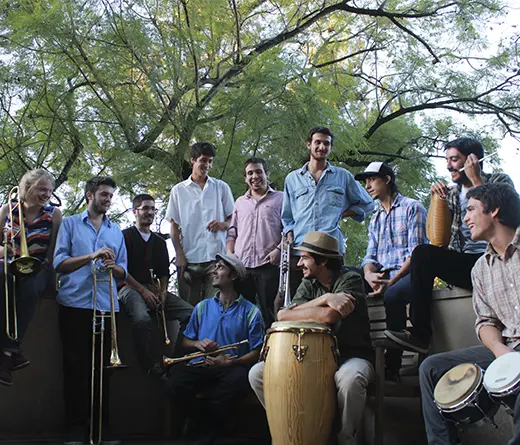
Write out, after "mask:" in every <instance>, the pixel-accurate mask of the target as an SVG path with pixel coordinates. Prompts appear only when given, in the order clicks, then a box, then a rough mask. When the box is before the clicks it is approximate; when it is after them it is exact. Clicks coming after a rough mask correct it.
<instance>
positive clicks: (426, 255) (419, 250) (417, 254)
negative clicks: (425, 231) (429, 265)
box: [412, 244, 440, 264]
mask: <svg viewBox="0 0 520 445" xmlns="http://www.w3.org/2000/svg"><path fill="white" fill-rule="evenodd" d="M438 249H440V247H437V246H432V245H431V244H420V245H418V246H417V247H416V248H415V249H414V250H413V252H412V261H413V262H414V263H417V262H419V263H421V264H424V263H425V262H428V261H430V258H431V255H432V253H433V252H435V251H436V250H438Z"/></svg>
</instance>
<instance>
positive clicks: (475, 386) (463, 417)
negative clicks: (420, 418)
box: [433, 363, 499, 427]
mask: <svg viewBox="0 0 520 445" xmlns="http://www.w3.org/2000/svg"><path fill="white" fill-rule="evenodd" d="M483 380H484V371H483V370H482V368H481V367H480V366H478V365H476V364H474V363H461V364H460V365H457V366H455V367H454V368H451V369H450V370H449V371H448V372H447V373H446V374H444V375H443V376H442V377H441V378H440V380H439V381H438V382H437V385H436V386H435V390H434V392H433V397H434V402H435V405H437V408H438V409H439V411H440V412H441V414H442V415H443V416H444V417H445V418H446V419H448V420H450V421H452V422H453V423H455V424H457V425H458V426H459V427H468V426H480V425H482V424H484V423H486V422H491V423H493V424H494V422H493V417H494V415H495V414H496V412H497V410H498V407H499V404H498V403H496V402H495V401H493V400H492V399H491V398H490V397H489V396H488V394H487V393H486V391H485V390H484V386H483Z"/></svg>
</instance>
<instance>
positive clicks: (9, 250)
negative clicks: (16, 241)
mask: <svg viewBox="0 0 520 445" xmlns="http://www.w3.org/2000/svg"><path fill="white" fill-rule="evenodd" d="M5 248H6V249H7V257H8V258H11V257H13V256H14V254H15V252H14V249H13V246H12V244H10V243H9V244H7V245H6V246H5Z"/></svg>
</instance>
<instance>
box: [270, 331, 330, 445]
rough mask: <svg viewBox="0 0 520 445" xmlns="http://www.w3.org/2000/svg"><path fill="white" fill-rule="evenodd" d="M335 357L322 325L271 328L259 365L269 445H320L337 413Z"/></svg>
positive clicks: (327, 334)
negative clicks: (269, 432) (262, 374)
mask: <svg viewBox="0 0 520 445" xmlns="http://www.w3.org/2000/svg"><path fill="white" fill-rule="evenodd" d="M338 357H339V352H338V348H337V344H336V337H335V336H334V334H333V333H332V330H331V329H330V328H329V327H328V326H327V325H325V324H321V323H310V322H295V321H290V322H275V323H273V325H272V327H271V329H269V330H268V331H267V333H266V336H265V339H264V345H263V347H262V352H261V359H263V360H264V361H265V367H264V397H265V408H266V413H267V420H268V422H269V429H270V431H271V437H272V439H273V444H274V445H325V444H326V443H327V440H328V438H329V435H330V431H331V426H332V421H333V420H334V414H335V410H336V387H335V384H334V373H335V372H336V370H337V361H338Z"/></svg>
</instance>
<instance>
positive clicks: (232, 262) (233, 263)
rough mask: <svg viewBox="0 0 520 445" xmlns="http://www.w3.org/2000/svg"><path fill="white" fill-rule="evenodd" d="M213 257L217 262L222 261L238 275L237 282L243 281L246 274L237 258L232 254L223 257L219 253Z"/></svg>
mask: <svg viewBox="0 0 520 445" xmlns="http://www.w3.org/2000/svg"><path fill="white" fill-rule="evenodd" d="M215 256H216V258H217V261H218V260H222V261H224V263H226V264H227V265H228V266H230V267H231V268H232V269H234V271H235V272H236V273H237V275H238V279H239V280H243V279H244V278H245V277H246V274H247V271H246V268H245V267H244V264H243V263H242V261H240V258H238V257H237V256H236V255H234V254H231V255H224V254H221V253H217V255H215Z"/></svg>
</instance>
